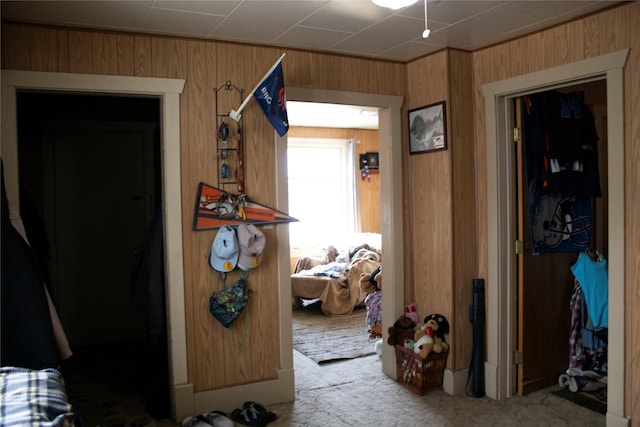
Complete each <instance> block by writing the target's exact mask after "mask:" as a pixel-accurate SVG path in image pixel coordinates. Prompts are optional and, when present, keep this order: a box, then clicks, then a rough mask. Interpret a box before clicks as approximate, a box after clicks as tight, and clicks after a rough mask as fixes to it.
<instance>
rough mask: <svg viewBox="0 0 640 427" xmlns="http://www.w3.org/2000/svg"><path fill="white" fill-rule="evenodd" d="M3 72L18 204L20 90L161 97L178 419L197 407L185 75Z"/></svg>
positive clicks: (7, 144)
mask: <svg viewBox="0 0 640 427" xmlns="http://www.w3.org/2000/svg"><path fill="white" fill-rule="evenodd" d="M1 73H2V74H1V79H2V90H1V95H0V96H1V98H2V100H1V102H2V104H1V106H2V115H1V119H0V123H1V127H2V130H1V132H2V147H1V154H0V155H1V156H2V159H3V163H4V173H5V181H6V188H7V197H8V198H9V200H10V201H12V203H14V205H15V206H19V204H18V203H17V202H18V200H19V199H18V188H19V184H18V176H19V175H18V129H17V123H18V122H17V118H18V114H17V105H16V101H17V92H18V91H19V90H32V91H42V92H47V91H62V92H77V93H109V94H120V95H129V96H140V95H143V96H153V97H158V98H159V99H160V109H161V112H160V113H161V116H160V121H161V123H160V126H161V128H162V130H161V142H160V143H161V146H162V150H161V151H162V158H161V168H162V200H163V206H162V213H163V218H164V219H165V220H164V221H163V223H164V230H163V232H164V253H165V277H166V283H165V290H166V295H167V324H168V325H170V327H169V328H168V344H169V361H170V362H169V367H168V368H169V378H170V383H171V384H170V386H171V397H172V415H173V416H174V419H182V418H183V417H185V416H186V415H188V414H190V413H192V412H193V411H192V408H193V397H192V396H193V386H192V385H191V384H188V377H187V343H186V327H185V309H184V273H183V271H184V266H183V262H182V211H181V206H182V196H181V186H180V185H181V176H180V94H181V93H182V91H183V90H184V84H185V80H184V79H166V78H152V77H128V76H106V75H94V74H74V73H50V72H39V71H19V70H2V72H1Z"/></svg>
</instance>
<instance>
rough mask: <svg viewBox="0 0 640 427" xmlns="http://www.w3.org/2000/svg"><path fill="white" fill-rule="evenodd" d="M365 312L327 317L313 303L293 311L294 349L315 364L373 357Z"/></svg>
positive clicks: (317, 305) (358, 309)
mask: <svg viewBox="0 0 640 427" xmlns="http://www.w3.org/2000/svg"><path fill="white" fill-rule="evenodd" d="M366 315H367V310H366V308H365V307H361V308H358V307H357V308H356V309H355V310H354V311H353V313H351V314H350V315H348V316H327V315H326V314H324V313H323V312H322V310H321V309H320V302H316V303H313V304H310V305H307V306H305V307H301V308H299V309H297V310H294V311H293V315H292V323H293V348H294V349H296V350H297V351H299V352H300V353H302V354H304V355H305V356H307V357H308V358H310V359H311V360H313V361H315V362H316V363H318V364H324V363H329V362H333V361H337V360H344V359H355V358H357V357H362V356H369V355H371V354H375V347H374V342H372V341H369V332H368V327H367V324H366Z"/></svg>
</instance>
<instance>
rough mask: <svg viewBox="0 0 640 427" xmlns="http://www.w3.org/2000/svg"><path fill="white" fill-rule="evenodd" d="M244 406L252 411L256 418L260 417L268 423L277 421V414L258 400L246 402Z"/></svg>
mask: <svg viewBox="0 0 640 427" xmlns="http://www.w3.org/2000/svg"><path fill="white" fill-rule="evenodd" d="M243 408H244V409H248V410H249V411H251V413H252V414H253V416H254V418H259V419H261V420H262V421H265V422H268V423H270V422H272V421H275V420H276V418H277V417H276V414H274V413H273V412H271V411H269V410H268V409H267V408H265V407H264V406H262V405H261V404H259V403H256V402H244V405H243Z"/></svg>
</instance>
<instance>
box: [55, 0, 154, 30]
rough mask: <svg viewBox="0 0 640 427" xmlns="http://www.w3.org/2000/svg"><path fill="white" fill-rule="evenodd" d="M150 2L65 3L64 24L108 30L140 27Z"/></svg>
mask: <svg viewBox="0 0 640 427" xmlns="http://www.w3.org/2000/svg"><path fill="white" fill-rule="evenodd" d="M151 4H152V2H151V1H134V2H131V1H77V2H74V1H72V2H67V13H66V22H67V23H70V24H79V25H83V26H84V25H97V26H101V27H109V28H127V29H129V28H135V27H139V28H140V27H142V26H143V23H144V19H145V18H146V16H147V13H148V12H149V9H150V8H151Z"/></svg>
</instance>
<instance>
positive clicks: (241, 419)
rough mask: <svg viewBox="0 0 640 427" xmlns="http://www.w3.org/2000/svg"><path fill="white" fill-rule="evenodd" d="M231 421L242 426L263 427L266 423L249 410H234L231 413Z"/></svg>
mask: <svg viewBox="0 0 640 427" xmlns="http://www.w3.org/2000/svg"><path fill="white" fill-rule="evenodd" d="M231 419H232V420H233V422H236V423H238V424H242V425H244V426H265V425H267V421H265V420H263V419H262V418H260V417H258V415H257V413H256V412H254V411H251V410H249V409H246V408H245V409H234V410H233V411H231Z"/></svg>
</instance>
